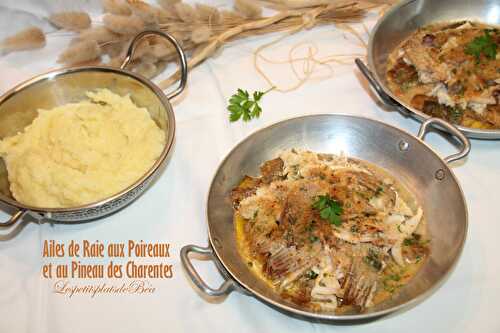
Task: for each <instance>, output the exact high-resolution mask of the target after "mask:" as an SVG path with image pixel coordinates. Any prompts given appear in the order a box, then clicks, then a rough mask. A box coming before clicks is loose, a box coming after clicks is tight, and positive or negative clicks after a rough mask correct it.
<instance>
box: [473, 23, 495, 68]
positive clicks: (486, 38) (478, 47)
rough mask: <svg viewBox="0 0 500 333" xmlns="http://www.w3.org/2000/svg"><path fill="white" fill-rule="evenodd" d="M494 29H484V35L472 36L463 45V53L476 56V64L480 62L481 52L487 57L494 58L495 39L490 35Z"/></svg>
mask: <svg viewBox="0 0 500 333" xmlns="http://www.w3.org/2000/svg"><path fill="white" fill-rule="evenodd" d="M492 31H494V30H488V29H486V30H484V35H482V36H479V37H476V38H474V39H473V40H472V41H471V42H469V44H467V45H466V46H465V53H466V54H468V55H471V56H474V57H475V58H476V64H479V63H480V62H481V54H483V55H484V56H485V57H486V58H488V59H491V60H493V59H495V58H496V56H497V48H498V45H497V44H496V42H495V40H494V39H493V37H492V36H491V32H492Z"/></svg>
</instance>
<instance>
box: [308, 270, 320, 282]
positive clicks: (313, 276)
mask: <svg viewBox="0 0 500 333" xmlns="http://www.w3.org/2000/svg"><path fill="white" fill-rule="evenodd" d="M317 277H318V273H316V272H315V271H313V270H310V271H308V272H307V273H306V278H308V279H309V280H314V279H316V278H317Z"/></svg>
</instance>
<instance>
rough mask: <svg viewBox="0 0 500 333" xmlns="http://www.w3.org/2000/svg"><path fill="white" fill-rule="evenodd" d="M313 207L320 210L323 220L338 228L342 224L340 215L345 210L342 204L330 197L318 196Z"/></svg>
mask: <svg viewBox="0 0 500 333" xmlns="http://www.w3.org/2000/svg"><path fill="white" fill-rule="evenodd" d="M312 207H313V208H314V209H316V210H318V211H319V215H320V216H321V218H322V219H325V220H327V221H328V222H329V223H330V224H334V225H336V226H337V227H338V226H340V225H341V224H342V220H341V219H340V215H341V214H342V212H343V211H344V209H343V208H342V205H341V204H340V202H338V201H336V200H335V199H333V198H332V197H330V195H328V194H327V195H320V196H318V197H317V199H316V201H315V202H314V203H313V205H312Z"/></svg>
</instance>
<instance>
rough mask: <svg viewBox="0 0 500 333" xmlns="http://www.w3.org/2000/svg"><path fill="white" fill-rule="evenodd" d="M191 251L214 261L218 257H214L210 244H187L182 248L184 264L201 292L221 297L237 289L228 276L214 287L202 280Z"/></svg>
mask: <svg viewBox="0 0 500 333" xmlns="http://www.w3.org/2000/svg"><path fill="white" fill-rule="evenodd" d="M191 252H193V253H196V254H198V255H201V256H202V258H204V259H207V260H212V261H214V262H215V260H217V259H216V258H215V257H214V252H213V250H212V248H211V247H210V246H208V247H201V246H196V245H186V246H184V247H183V248H182V249H181V263H182V266H183V267H184V269H185V271H186V273H187V275H188V276H189V278H190V279H191V281H193V283H194V285H195V286H196V288H198V290H199V291H200V292H201V293H203V294H205V295H206V296H209V297H220V296H226V295H229V294H230V293H231V292H232V291H233V290H236V289H237V287H236V285H235V283H234V282H233V281H232V280H230V279H227V278H226V277H224V278H225V281H224V283H222V285H221V286H220V287H219V288H217V289H214V288H211V287H209V286H208V285H207V284H206V283H205V281H203V280H202V278H201V277H200V275H199V274H198V272H197V271H196V269H195V268H194V267H193V264H192V263H191V259H190V258H189V254H190V253H191Z"/></svg>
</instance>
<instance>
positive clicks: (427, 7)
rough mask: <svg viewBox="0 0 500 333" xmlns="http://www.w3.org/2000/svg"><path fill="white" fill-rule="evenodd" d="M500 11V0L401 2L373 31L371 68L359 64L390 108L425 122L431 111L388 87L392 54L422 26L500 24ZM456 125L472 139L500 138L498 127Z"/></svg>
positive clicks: (370, 52) (388, 12) (370, 57)
mask: <svg viewBox="0 0 500 333" xmlns="http://www.w3.org/2000/svg"><path fill="white" fill-rule="evenodd" d="M499 11H500V2H499V1H498V0H474V1H470V0H442V1H431V0H405V1H401V2H400V3H398V4H397V5H394V6H393V7H392V8H391V9H390V10H388V11H387V13H386V14H385V15H384V16H383V17H382V18H380V20H379V21H378V23H377V24H376V26H375V27H374V28H373V30H372V31H371V34H370V42H369V45H368V55H367V58H368V67H367V66H366V65H365V64H364V63H363V62H362V61H361V60H360V59H356V64H357V65H358V67H359V69H360V70H361V72H362V73H363V75H364V76H365V77H366V78H367V80H368V82H369V83H370V85H371V86H372V88H373V89H374V90H375V92H376V93H377V95H378V96H379V98H380V100H381V101H382V102H383V103H384V104H385V105H386V106H387V107H388V108H389V109H394V110H397V111H399V112H400V113H401V114H403V115H404V116H409V117H412V118H415V119H417V120H418V121H425V120H426V119H429V118H430V116H429V115H428V114H426V113H424V112H422V111H420V110H418V109H416V108H414V107H412V106H411V105H409V104H407V103H404V102H403V101H402V100H401V99H400V98H398V97H397V96H396V95H395V94H394V93H393V92H392V91H391V90H390V89H389V86H388V82H387V79H386V72H387V62H388V58H389V55H390V54H391V53H392V52H393V50H394V49H395V48H397V47H398V45H399V44H400V43H401V42H402V41H404V40H406V39H407V38H408V37H409V36H410V35H411V34H413V33H414V32H415V31H416V30H417V29H419V28H422V27H425V26H428V25H430V24H434V23H440V22H441V23H443V22H460V21H467V20H468V21H472V22H482V23H485V24H490V25H499V24H500V15H498V13H499ZM497 57H498V55H497ZM457 127H458V128H459V129H460V130H461V131H462V132H463V133H464V134H465V135H466V136H468V137H470V138H475V139H500V130H499V129H479V128H470V127H465V126H457ZM442 129H444V130H447V129H446V128H442Z"/></svg>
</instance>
